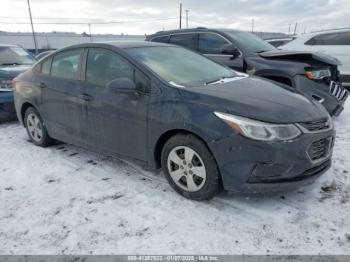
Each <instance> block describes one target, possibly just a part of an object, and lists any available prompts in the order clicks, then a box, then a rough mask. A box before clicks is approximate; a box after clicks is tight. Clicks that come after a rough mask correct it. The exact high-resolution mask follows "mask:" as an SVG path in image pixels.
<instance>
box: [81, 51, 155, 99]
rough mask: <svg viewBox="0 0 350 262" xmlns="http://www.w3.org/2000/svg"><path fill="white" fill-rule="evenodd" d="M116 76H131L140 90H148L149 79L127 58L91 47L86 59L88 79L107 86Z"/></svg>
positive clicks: (86, 76) (86, 75)
mask: <svg viewBox="0 0 350 262" xmlns="http://www.w3.org/2000/svg"><path fill="white" fill-rule="evenodd" d="M116 78H129V79H130V80H132V81H133V82H134V83H135V85H136V88H137V89H139V90H140V91H145V92H146V91H147V90H148V86H149V81H148V79H147V78H146V77H145V76H143V75H142V74H141V73H140V72H138V71H137V70H136V69H135V68H134V67H133V66H132V65H131V64H130V63H129V62H128V61H127V60H126V59H125V58H123V57H122V56H120V55H118V54H116V53H114V52H112V51H108V50H105V49H99V48H91V49H89V53H88V57H87V61H86V74H85V79H86V81H87V82H88V83H91V84H95V85H98V86H105V85H106V84H107V83H108V82H110V81H111V80H113V79H116Z"/></svg>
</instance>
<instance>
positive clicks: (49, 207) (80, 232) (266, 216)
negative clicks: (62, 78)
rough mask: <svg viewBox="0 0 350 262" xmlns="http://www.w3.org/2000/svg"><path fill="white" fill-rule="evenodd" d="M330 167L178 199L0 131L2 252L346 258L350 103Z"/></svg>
mask: <svg viewBox="0 0 350 262" xmlns="http://www.w3.org/2000/svg"><path fill="white" fill-rule="evenodd" d="M347 107H348V108H347V109H346V111H345V112H344V113H343V114H342V115H341V116H340V117H339V118H337V119H336V120H335V124H336V129H337V131H338V133H337V140H336V144H335V149H334V157H333V161H334V162H333V167H332V168H331V170H330V171H328V172H327V173H326V174H325V175H324V176H323V177H321V178H320V179H319V180H318V181H317V182H316V183H315V184H313V185H312V186H309V187H306V188H303V189H300V190H298V191H294V192H289V193H286V194H274V195H265V196H251V195H250V196H247V195H228V194H226V193H222V194H221V195H219V196H217V197H215V198H214V199H213V200H212V201H209V202H194V201H190V200H186V199H185V198H183V197H181V196H179V195H177V194H176V193H175V192H173V190H172V189H171V188H170V187H169V186H168V184H167V182H166V181H165V179H164V178H163V176H162V174H161V173H154V172H147V171H144V170H142V169H141V168H140V167H138V166H136V165H133V164H130V163H127V162H124V161H122V160H118V159H112V158H109V157H105V156H101V155H98V154H94V153H91V152H88V151H85V150H82V149H79V148H77V147H74V146H70V145H65V144H60V145H56V146H53V147H50V148H46V149H43V148H39V147H35V146H34V145H32V144H31V143H29V142H28V139H27V135H26V133H25V130H24V128H22V127H21V126H19V124H18V123H11V124H2V125H0V159H1V162H0V163H1V164H0V254H179V253H180V254H191V253H196V254H208V253H209V254H318V253H321V254H350V174H349V171H350V104H349V103H348V105H347Z"/></svg>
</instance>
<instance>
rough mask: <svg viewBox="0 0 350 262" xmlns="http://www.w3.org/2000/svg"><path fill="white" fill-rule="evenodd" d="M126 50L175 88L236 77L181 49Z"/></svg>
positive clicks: (166, 47) (142, 48)
mask: <svg viewBox="0 0 350 262" xmlns="http://www.w3.org/2000/svg"><path fill="white" fill-rule="evenodd" d="M126 50H127V52H128V53H129V54H130V55H131V56H132V57H134V58H135V59H136V60H138V61H140V62H141V63H143V64H144V65H145V66H147V67H148V68H149V69H151V70H152V71H153V72H154V73H156V74H157V75H158V76H160V77H161V78H163V79H164V80H165V81H167V82H168V83H170V84H172V85H175V86H183V87H186V86H200V85H205V84H206V83H209V82H213V81H218V80H220V79H222V78H227V77H236V76H237V74H236V73H235V71H233V70H231V69H229V68H227V67H224V66H221V65H219V64H217V63H215V62H213V61H211V60H209V59H208V58H205V57H203V56H201V55H198V54H196V53H194V52H192V51H189V50H187V49H185V48H182V47H175V46H157V47H155V46H152V47H135V48H128V49H126Z"/></svg>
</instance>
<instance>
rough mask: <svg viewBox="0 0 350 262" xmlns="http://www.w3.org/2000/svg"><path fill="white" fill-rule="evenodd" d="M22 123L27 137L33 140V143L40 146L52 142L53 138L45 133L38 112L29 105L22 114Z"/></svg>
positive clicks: (45, 145)
mask: <svg viewBox="0 0 350 262" xmlns="http://www.w3.org/2000/svg"><path fill="white" fill-rule="evenodd" d="M24 123H25V127H26V130H27V134H28V136H29V139H30V140H31V141H32V142H33V144H35V145H37V146H41V147H47V146H49V145H51V144H52V143H53V140H52V139H51V138H50V136H49V134H48V133H47V130H46V127H45V125H44V123H43V120H42V118H41V116H40V114H39V113H38V111H37V110H35V109H34V108H33V107H29V108H28V109H27V110H26V112H25V115H24Z"/></svg>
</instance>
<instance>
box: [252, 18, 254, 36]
mask: <svg viewBox="0 0 350 262" xmlns="http://www.w3.org/2000/svg"><path fill="white" fill-rule="evenodd" d="M254 22H255V21H254V18H252V33H253V32H254Z"/></svg>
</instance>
